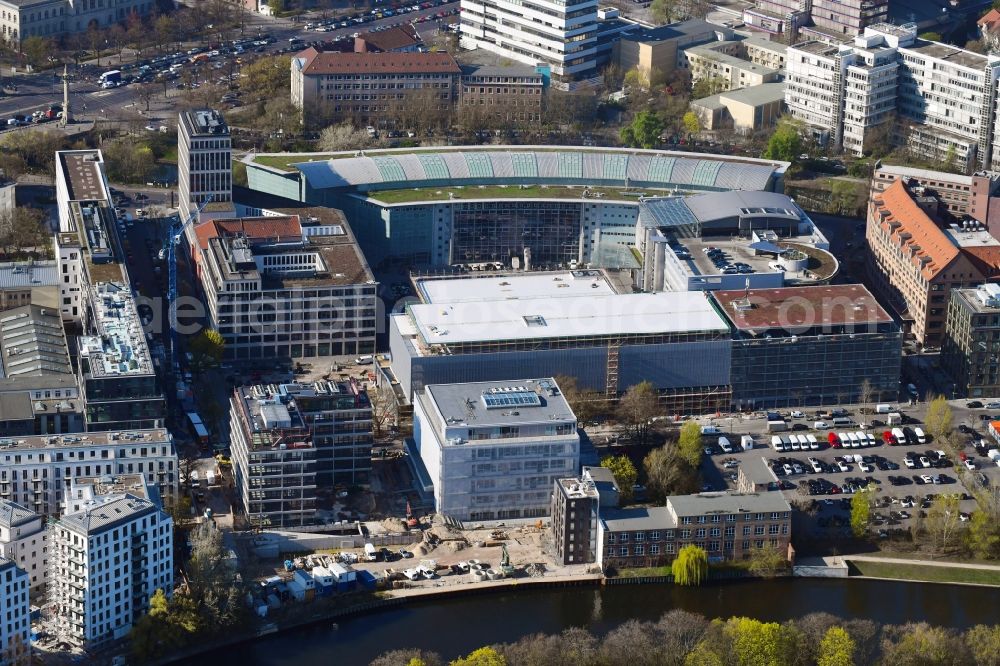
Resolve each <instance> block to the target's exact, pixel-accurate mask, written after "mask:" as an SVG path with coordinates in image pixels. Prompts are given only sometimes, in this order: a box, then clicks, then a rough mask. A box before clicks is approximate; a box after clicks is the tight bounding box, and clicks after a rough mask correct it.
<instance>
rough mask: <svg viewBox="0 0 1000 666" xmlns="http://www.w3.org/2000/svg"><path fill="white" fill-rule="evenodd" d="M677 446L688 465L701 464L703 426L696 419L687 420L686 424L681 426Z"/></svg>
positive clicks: (696, 465) (695, 465)
mask: <svg viewBox="0 0 1000 666" xmlns="http://www.w3.org/2000/svg"><path fill="white" fill-rule="evenodd" d="M677 448H678V450H679V451H680V455H681V458H683V459H684V460H685V461H686V462H687V464H688V465H690V466H691V467H698V465H700V464H701V448H702V447H701V426H700V425H698V423H697V422H696V421H685V422H684V425H682V426H681V434H680V439H678V440H677Z"/></svg>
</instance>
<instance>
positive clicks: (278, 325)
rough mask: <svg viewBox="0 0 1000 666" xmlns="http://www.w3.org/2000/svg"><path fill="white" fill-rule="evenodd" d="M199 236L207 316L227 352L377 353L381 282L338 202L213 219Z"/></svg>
mask: <svg viewBox="0 0 1000 666" xmlns="http://www.w3.org/2000/svg"><path fill="white" fill-rule="evenodd" d="M195 236H196V238H197V243H198V252H197V256H196V266H197V271H198V273H199V275H200V278H201V285H202V289H203V291H204V294H205V300H206V304H207V305H208V319H209V322H210V325H211V327H212V328H214V329H216V330H217V331H219V333H221V334H222V337H223V339H224V340H225V341H226V347H225V355H226V358H230V359H248V358H255V359H256V358H279V357H280V358H311V357H315V356H331V355H333V356H339V355H344V354H370V353H372V352H373V351H374V349H375V326H376V298H375V293H376V289H377V287H378V285H377V284H376V283H375V280H374V277H373V276H372V272H371V270H370V269H369V267H368V263H367V262H366V261H365V257H364V255H363V254H362V253H361V251H360V249H359V248H358V245H357V243H356V242H355V240H354V236H353V234H352V232H351V228H350V227H349V226H348V224H347V220H346V218H345V217H344V215H343V213H341V212H340V211H339V210H335V209H332V208H307V209H294V210H283V209H278V210H275V211H271V214H269V215H267V216H263V217H255V218H232V219H229V218H218V219H212V220H208V221H206V222H203V223H201V224H200V225H198V227H197V229H196V230H195Z"/></svg>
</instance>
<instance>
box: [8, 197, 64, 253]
mask: <svg viewBox="0 0 1000 666" xmlns="http://www.w3.org/2000/svg"><path fill="white" fill-rule="evenodd" d="M49 238H51V234H50V232H49V230H48V227H47V226H46V225H45V212H44V211H42V210H40V209H38V208H31V207H29V206H19V207H16V208H14V209H13V210H9V211H3V212H0V249H2V252H3V254H4V255H5V256H8V257H10V258H17V257H21V256H23V255H24V254H25V252H26V251H27V250H29V249H34V250H35V251H36V253H37V252H38V250H39V249H40V250H41V251H42V252H44V253H46V254H47V253H48V251H49V244H48V241H49Z"/></svg>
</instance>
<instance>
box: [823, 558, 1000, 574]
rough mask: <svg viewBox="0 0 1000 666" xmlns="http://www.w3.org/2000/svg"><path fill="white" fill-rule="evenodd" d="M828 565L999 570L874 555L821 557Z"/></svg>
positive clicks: (997, 566) (994, 566)
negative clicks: (892, 565)
mask: <svg viewBox="0 0 1000 666" xmlns="http://www.w3.org/2000/svg"><path fill="white" fill-rule="evenodd" d="M823 559H824V560H825V561H826V562H827V564H828V565H831V564H834V563H836V564H839V563H840V562H849V561H851V560H857V561H859V562H879V563H881V564H910V565H920V566H928V567H946V568H949V569H976V570H979V571H1000V564H969V563H967V562H946V561H941V560H907V559H904V558H900V557H877V556H874V555H837V556H830V557H824V558H823Z"/></svg>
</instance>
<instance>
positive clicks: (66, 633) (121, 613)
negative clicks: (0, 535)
mask: <svg viewBox="0 0 1000 666" xmlns="http://www.w3.org/2000/svg"><path fill="white" fill-rule="evenodd" d="M93 485H94V488H95V490H96V491H97V493H95V494H93V495H92V496H91V498H90V499H89V501H86V502H84V503H82V505H81V507H80V510H79V511H76V512H74V513H67V514H64V515H63V516H62V517H61V518H60V519H59V520H58V521H57V522H56V523H54V524H53V526H52V528H51V533H50V543H51V551H50V562H51V567H52V572H51V578H50V585H49V587H50V592H49V598H50V600H51V601H52V604H53V611H54V617H53V622H54V625H55V633H56V634H57V635H58V636H59V637H60V638H61V639H63V640H66V641H68V642H70V643H71V644H74V645H77V646H79V647H82V648H84V649H93V648H98V647H100V646H101V645H105V644H107V643H108V642H110V641H113V640H116V639H119V638H122V637H124V636H126V635H128V632H129V631H131V629H132V624H133V623H134V622H135V621H136V620H138V619H139V618H140V617H142V616H143V615H144V614H145V613H146V612H147V610H148V608H149V598H150V597H151V596H152V595H153V594H154V593H155V592H156V591H157V590H158V589H162V590H163V591H164V592H166V593H167V594H168V595H169V594H171V593H172V592H173V583H174V555H173V550H174V549H173V520H172V519H171V518H170V516H168V515H167V514H166V513H164V512H163V511H162V510H161V508H160V507H159V506H158V505H157V503H156V501H155V498H151V497H150V496H149V494H148V493H147V492H146V490H145V488H144V486H143V484H142V483H141V480H140V481H139V483H135V484H131V483H129V484H123V483H118V482H116V481H115V480H111V481H110V483H106V482H105V481H99V482H98V481H96V480H95V481H94V482H93ZM104 491H107V494H99V493H102V492H104Z"/></svg>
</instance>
